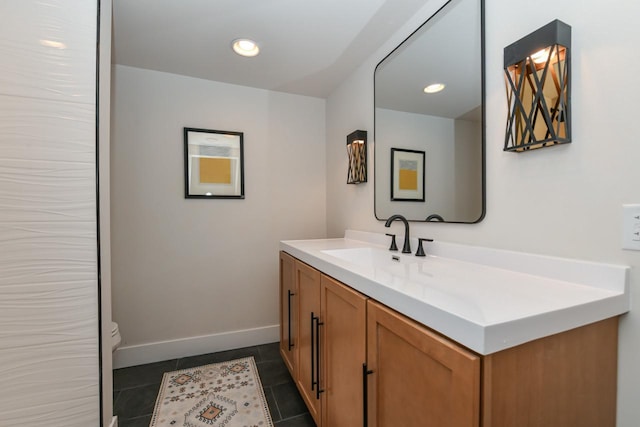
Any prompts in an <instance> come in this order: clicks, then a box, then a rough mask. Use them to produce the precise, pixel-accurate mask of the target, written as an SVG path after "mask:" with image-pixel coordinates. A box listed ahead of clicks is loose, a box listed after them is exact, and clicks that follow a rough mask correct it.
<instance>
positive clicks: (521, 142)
mask: <svg viewBox="0 0 640 427" xmlns="http://www.w3.org/2000/svg"><path fill="white" fill-rule="evenodd" d="M504 72H505V80H506V85H507V103H508V106H509V112H508V116H507V129H506V135H505V143H504V151H518V152H521V151H527V150H533V149H536V148H542V147H548V146H551V145H555V144H564V143H568V142H571V27H570V26H569V25H567V24H565V23H564V22H561V21H559V20H557V19H556V20H555V21H552V22H550V23H549V24H547V25H545V26H544V27H542V28H540V29H538V30H536V31H534V32H533V33H531V34H529V35H528V36H525V37H523V38H522V39H520V40H518V41H517V42H515V43H513V44H511V45H509V46H507V47H505V48H504Z"/></svg>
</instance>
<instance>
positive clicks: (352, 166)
mask: <svg viewBox="0 0 640 427" xmlns="http://www.w3.org/2000/svg"><path fill="white" fill-rule="evenodd" d="M347 153H348V154H349V171H348V172H347V184H360V183H361V182H367V131H366V130H357V131H354V132H352V133H350V134H349V135H347Z"/></svg>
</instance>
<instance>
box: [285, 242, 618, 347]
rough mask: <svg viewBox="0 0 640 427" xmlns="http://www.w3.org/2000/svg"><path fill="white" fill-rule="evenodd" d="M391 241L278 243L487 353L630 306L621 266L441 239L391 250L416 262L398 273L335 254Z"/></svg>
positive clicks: (383, 245)
mask: <svg viewBox="0 0 640 427" xmlns="http://www.w3.org/2000/svg"><path fill="white" fill-rule="evenodd" d="M411 240H412V248H416V247H417V246H416V242H417V239H411ZM387 244H388V237H387V236H385V235H384V234H379V233H371V232H363V231H355V230H347V231H346V232H345V237H343V238H337V239H310V240H283V241H281V242H280V250H282V251H285V252H287V253H289V254H290V255H292V256H294V257H295V258H297V259H299V260H300V261H303V262H305V263H307V264H308V265H310V266H312V267H314V268H316V269H317V270H319V271H321V272H323V273H324V274H326V275H328V276H331V277H333V278H334V279H336V280H339V281H341V282H343V283H345V284H346V285H348V286H350V287H351V288H353V289H355V290H357V291H359V292H361V293H363V294H365V295H367V296H368V297H370V298H373V299H375V300H377V301H379V302H381V303H382V304H385V305H387V306H388V307H390V308H392V309H394V310H396V311H398V312H400V313H402V314H404V315H406V316H407V317H409V318H411V319H413V320H416V321H417V322H420V323H422V324H424V325H425V326H427V327H429V328H431V329H433V330H435V331H437V332H439V333H441V334H442V335H444V336H446V337H448V338H450V339H452V340H454V341H456V342H458V343H459V344H461V345H463V346H465V347H467V348H469V349H471V350H473V351H475V352H476V353H478V354H481V355H488V354H492V353H496V352H498V351H501V350H505V349H508V348H511V347H515V346H517V345H520V344H523V343H526V342H529V341H533V340H536V339H539V338H543V337H546V336H550V335H553V334H557V333H560V332H564V331H568V330H570V329H574V328H577V327H580V326H584V325H587V324H590V323H594V322H597V321H600V320H604V319H607V318H610V317H614V316H617V315H621V314H624V313H626V312H628V311H629V310H630V292H629V284H628V274H629V270H630V269H629V267H627V266H622V265H614V264H605V263H594V262H591V261H581V260H575V259H568V258H559V257H551V256H544V255H536V254H528V253H522V252H513V251H506V250H499V249H491V248H483V247H476V246H467V245H461V244H454V243H447V242H437V241H436V242H432V243H429V244H428V246H427V247H426V250H427V253H428V256H427V257H425V258H422V259H416V258H415V257H414V258H409V257H413V255H404V254H399V253H397V252H389V259H391V256H392V255H394V256H396V257H403V258H402V259H403V260H406V261H407V262H409V263H412V264H410V265H409V264H407V265H404V266H403V267H402V268H400V270H397V271H400V273H402V274H400V275H397V274H393V273H390V272H389V271H391V270H388V269H385V268H384V266H375V267H367V266H363V265H357V264H353V263H350V262H349V261H347V260H344V259H339V258H336V257H334V256H331V255H329V253H331V251H335V250H343V249H356V248H374V250H377V251H378V252H381V251H386V250H387V246H386V245H387ZM432 272H433V274H431V273H432ZM405 274H406V277H405V276H404V275H405ZM505 288H507V291H506V292H505ZM511 290H513V292H511Z"/></svg>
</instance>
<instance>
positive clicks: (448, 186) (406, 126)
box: [371, 108, 456, 219]
mask: <svg viewBox="0 0 640 427" xmlns="http://www.w3.org/2000/svg"><path fill="white" fill-rule="evenodd" d="M376 120H377V121H378V123H384V127H381V128H380V129H381V131H380V132H378V133H377V134H376V139H378V140H379V141H385V143H384V148H382V147H381V146H379V147H378V156H376V158H375V161H376V164H378V165H384V166H385V167H386V168H389V165H390V164H391V148H392V147H393V148H402V149H408V150H418V151H424V152H425V161H424V163H425V164H424V174H425V177H424V180H425V184H426V185H425V194H424V199H425V201H424V202H398V201H394V202H392V201H391V200H390V197H391V180H390V179H386V178H385V179H383V180H381V182H380V184H382V185H378V186H376V200H377V203H378V207H379V209H378V210H377V214H378V218H388V217H390V216H391V215H393V214H396V213H398V212H402V213H403V215H405V216H406V217H407V218H414V219H417V218H422V219H425V218H426V217H427V214H426V213H425V212H429V213H438V214H440V215H442V216H443V217H445V218H451V216H452V214H453V209H454V196H453V193H454V191H453V190H454V185H455V180H454V174H453V172H454V169H453V168H452V166H454V165H455V148H456V146H455V144H454V143H453V141H454V140H455V132H454V130H455V127H454V125H455V120H453V119H446V118H443V117H435V116H427V115H424V114H415V113H406V112H403V111H394V110H387V109H384V108H378V109H377V116H376ZM371 136H372V137H373V133H372V135H371ZM381 145H382V144H381ZM371 183H372V184H373V174H371ZM398 208H399V209H401V210H400V211H394V209H398Z"/></svg>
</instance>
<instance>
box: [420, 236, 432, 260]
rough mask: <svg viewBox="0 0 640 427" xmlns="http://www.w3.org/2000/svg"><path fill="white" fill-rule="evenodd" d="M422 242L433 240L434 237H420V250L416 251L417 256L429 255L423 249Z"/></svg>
mask: <svg viewBox="0 0 640 427" xmlns="http://www.w3.org/2000/svg"><path fill="white" fill-rule="evenodd" d="M422 242H433V239H423V238H422V237H418V250H417V251H416V256H427V254H425V253H424V249H422Z"/></svg>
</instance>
